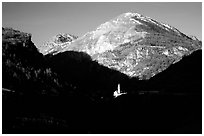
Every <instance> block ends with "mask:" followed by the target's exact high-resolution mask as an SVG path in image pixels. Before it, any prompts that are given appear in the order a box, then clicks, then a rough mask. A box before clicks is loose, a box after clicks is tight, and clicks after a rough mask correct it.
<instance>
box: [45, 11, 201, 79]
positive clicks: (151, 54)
mask: <svg viewBox="0 0 204 136" xmlns="http://www.w3.org/2000/svg"><path fill="white" fill-rule="evenodd" d="M62 37H63V36H62ZM68 37H69V38H68V39H71V40H67V41H66V40H65V42H55V44H54V46H53V42H52V43H51V44H48V45H52V46H51V47H48V48H47V49H46V50H43V51H42V50H41V52H42V53H43V54H44V55H46V54H53V55H55V54H57V53H61V52H65V51H77V52H85V53H87V54H88V55H90V56H91V58H92V60H94V61H97V62H98V63H99V64H102V65H103V66H106V67H108V68H111V69H115V70H117V71H120V72H121V73H124V74H126V75H128V76H129V77H137V78H139V79H140V80H147V79H150V78H151V77H153V76H154V75H156V74H158V73H160V72H162V71H163V70H165V69H167V68H168V67H169V66H170V65H171V64H174V63H176V62H178V61H180V60H181V59H182V58H183V57H184V56H187V55H190V54H191V53H192V52H194V51H196V50H199V49H201V46H202V45H201V44H202V43H201V41H199V40H198V39H197V38H195V37H189V36H186V35H185V34H183V33H182V32H180V31H179V30H177V29H176V28H174V27H172V26H170V25H167V24H165V23H161V22H158V21H156V20H154V19H152V18H150V17H146V16H143V15H140V14H138V13H124V14H121V15H119V16H118V17H116V18H113V19H112V20H110V21H108V22H106V23H104V24H102V25H100V26H99V27H98V28H97V29H96V30H95V31H91V32H88V33H86V34H85V35H84V36H82V37H79V38H75V37H73V36H70V35H69V36H68ZM65 39H66V38H65ZM57 41H58V40H57ZM46 47H47V46H46Z"/></svg>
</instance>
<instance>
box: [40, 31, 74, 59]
mask: <svg viewBox="0 0 204 136" xmlns="http://www.w3.org/2000/svg"><path fill="white" fill-rule="evenodd" d="M77 38H78V37H77V36H74V35H71V34H58V35H56V36H54V37H53V38H52V40H51V41H49V42H47V43H45V44H44V45H43V46H42V48H39V49H40V52H41V53H43V54H44V55H46V54H55V53H56V52H58V51H59V50H63V49H64V48H65V47H66V46H67V45H70V44H71V43H72V42H73V41H74V40H76V39H77Z"/></svg>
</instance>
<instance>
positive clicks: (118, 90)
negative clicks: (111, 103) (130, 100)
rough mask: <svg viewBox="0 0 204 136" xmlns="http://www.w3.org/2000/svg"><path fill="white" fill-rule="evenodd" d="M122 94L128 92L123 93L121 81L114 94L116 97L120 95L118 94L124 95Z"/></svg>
mask: <svg viewBox="0 0 204 136" xmlns="http://www.w3.org/2000/svg"><path fill="white" fill-rule="evenodd" d="M122 94H126V93H122V92H121V90H120V83H119V84H118V88H117V90H116V91H115V92H114V93H113V96H114V97H118V96H120V95H122Z"/></svg>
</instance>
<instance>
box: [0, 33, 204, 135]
mask: <svg viewBox="0 0 204 136" xmlns="http://www.w3.org/2000/svg"><path fill="white" fill-rule="evenodd" d="M2 31H3V44H2V87H3V89H2V90H3V93H2V132H3V133H6V134H7V133H8V134H10V133H28V134H33V133H49V134H52V133H84V134H87V133H95V134H98V133H99V134H100V133H116V134H118V133H136V134H137V133H142V134H146V133H165V134H169V133H202V65H201V64H202V61H201V58H202V52H201V51H196V52H194V53H192V54H191V55H190V56H187V57H185V58H183V60H181V61H180V62H178V63H176V64H174V65H172V66H170V67H169V68H168V69H167V70H165V71H163V72H161V73H160V74H158V75H156V76H154V77H153V78H151V79H150V80H147V81H140V80H138V79H136V78H132V79H130V78H128V77H127V76H125V75H123V74H121V73H120V72H117V71H114V70H110V69H108V68H106V67H103V66H101V65H99V64H98V63H97V62H93V61H91V59H90V57H89V56H88V55H87V54H84V53H77V52H64V53H60V54H57V55H54V56H43V55H42V54H40V53H39V52H38V50H37V48H35V46H34V44H33V43H32V41H31V40H30V38H29V35H28V34H26V33H21V32H19V31H14V30H11V29H3V30H2ZM118 83H120V84H121V89H122V90H123V91H125V92H127V94H126V95H122V96H119V97H117V98H114V97H113V92H114V91H115V90H116V89H117V84H118Z"/></svg>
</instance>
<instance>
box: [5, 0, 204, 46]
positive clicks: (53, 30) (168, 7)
mask: <svg viewBox="0 0 204 136" xmlns="http://www.w3.org/2000/svg"><path fill="white" fill-rule="evenodd" d="M126 12H136V13H139V14H142V15H144V16H149V17H151V18H153V19H156V20H158V21H159V22H164V23H167V24H169V25H171V26H173V27H176V28H177V29H178V30H180V31H181V32H183V33H185V34H187V35H194V36H196V37H197V38H198V39H200V40H201V39H202V3H201V2H195V3H192V2H181V3H178V2H176V3H175V2H172V3H168V2H163V3H158V2H153V3H152V2H145V3H142V2H127V3H126V2H111V3H109V2H106V3H105V2H104V3H99V2H96V3H91V2H86V3H80V2H77V3H73V2H65V3H62V2H59V3H57V2H55V3H31V2H28V3H22V2H21V3H11V2H8V3H7V2H3V3H2V25H3V27H12V28H14V29H18V30H21V31H24V32H29V33H31V34H32V41H33V42H34V43H35V45H37V46H40V45H42V44H43V43H45V42H46V41H48V40H50V39H51V38H52V37H53V36H55V35H57V34H59V33H70V34H73V35H76V36H82V35H83V34H85V33H87V32H89V31H92V30H95V29H96V27H98V26H99V25H100V24H102V23H105V22H106V21H109V20H110V19H112V18H114V17H116V16H118V15H120V14H122V13H126Z"/></svg>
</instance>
